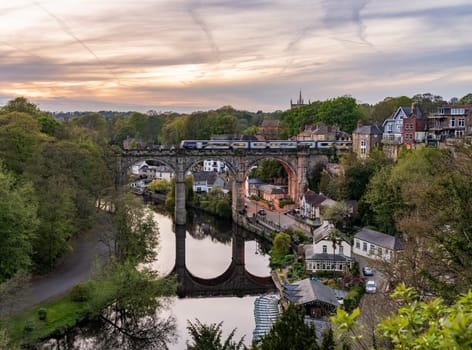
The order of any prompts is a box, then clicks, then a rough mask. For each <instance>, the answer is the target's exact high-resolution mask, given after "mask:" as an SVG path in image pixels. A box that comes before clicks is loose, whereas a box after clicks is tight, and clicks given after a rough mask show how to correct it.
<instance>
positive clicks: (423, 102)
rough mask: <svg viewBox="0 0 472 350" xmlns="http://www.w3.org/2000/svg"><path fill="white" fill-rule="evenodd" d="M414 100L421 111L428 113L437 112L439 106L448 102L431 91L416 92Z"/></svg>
mask: <svg viewBox="0 0 472 350" xmlns="http://www.w3.org/2000/svg"><path fill="white" fill-rule="evenodd" d="M413 101H415V102H416V103H417V104H418V106H419V107H420V109H421V111H422V112H423V113H424V114H425V115H428V114H430V113H434V112H436V110H437V109H438V107H440V106H442V105H445V104H447V102H446V101H444V99H443V98H442V97H441V96H439V95H433V94H431V93H429V92H427V93H424V94H416V95H415V96H413Z"/></svg>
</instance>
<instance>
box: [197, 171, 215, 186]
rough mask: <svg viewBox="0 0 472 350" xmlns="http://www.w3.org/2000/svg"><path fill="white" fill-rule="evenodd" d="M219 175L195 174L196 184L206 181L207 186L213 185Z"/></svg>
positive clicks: (208, 173) (210, 172) (210, 173)
mask: <svg viewBox="0 0 472 350" xmlns="http://www.w3.org/2000/svg"><path fill="white" fill-rule="evenodd" d="M217 176H218V173H217V172H216V171H201V172H197V173H194V174H193V179H194V181H195V182H203V181H206V182H207V184H209V185H212V184H214V183H215V181H216V178H217Z"/></svg>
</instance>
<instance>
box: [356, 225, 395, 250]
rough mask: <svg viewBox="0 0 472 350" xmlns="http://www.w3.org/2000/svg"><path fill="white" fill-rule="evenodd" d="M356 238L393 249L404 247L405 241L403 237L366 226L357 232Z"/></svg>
mask: <svg viewBox="0 0 472 350" xmlns="http://www.w3.org/2000/svg"><path fill="white" fill-rule="evenodd" d="M354 238H357V239H360V240H362V241H366V242H369V243H372V244H375V245H376V246H379V247H383V248H388V249H391V250H402V249H403V241H402V240H401V239H399V238H397V237H394V236H391V235H387V234H385V233H382V232H378V231H375V230H371V229H368V228H366V227H364V228H363V229H362V230H360V231H359V232H358V233H356V235H355V236H354Z"/></svg>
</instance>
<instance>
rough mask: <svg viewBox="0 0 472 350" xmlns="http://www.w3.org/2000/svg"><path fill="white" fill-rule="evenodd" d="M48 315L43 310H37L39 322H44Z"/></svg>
mask: <svg viewBox="0 0 472 350" xmlns="http://www.w3.org/2000/svg"><path fill="white" fill-rule="evenodd" d="M47 315H48V312H47V310H46V309H45V308H40V309H39V310H38V318H39V319H40V320H41V321H44V320H45V319H46V317H47Z"/></svg>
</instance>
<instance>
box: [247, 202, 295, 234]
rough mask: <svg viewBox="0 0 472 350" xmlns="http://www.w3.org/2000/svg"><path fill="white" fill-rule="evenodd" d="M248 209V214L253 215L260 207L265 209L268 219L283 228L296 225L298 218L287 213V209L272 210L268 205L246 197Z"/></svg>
mask: <svg viewBox="0 0 472 350" xmlns="http://www.w3.org/2000/svg"><path fill="white" fill-rule="evenodd" d="M245 204H246V211H247V216H249V217H252V216H253V215H254V214H255V213H257V212H258V211H259V210H260V209H264V210H265V212H266V215H265V217H266V219H268V220H270V221H272V222H273V223H275V224H277V225H279V226H280V227H282V228H287V227H290V226H293V227H295V222H296V220H295V219H294V218H292V217H291V216H290V215H285V214H284V213H285V211H283V210H281V211H277V210H275V209H274V210H270V209H268V208H267V206H265V205H263V204H261V203H258V202H256V201H251V200H249V199H246V201H245Z"/></svg>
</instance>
